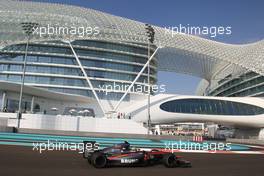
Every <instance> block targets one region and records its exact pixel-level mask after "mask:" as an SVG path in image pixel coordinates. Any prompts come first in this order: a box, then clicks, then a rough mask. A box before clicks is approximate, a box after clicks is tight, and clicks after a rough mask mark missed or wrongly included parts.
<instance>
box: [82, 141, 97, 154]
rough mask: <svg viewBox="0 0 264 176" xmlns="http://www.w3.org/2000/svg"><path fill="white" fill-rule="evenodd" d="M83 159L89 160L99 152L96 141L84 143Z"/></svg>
mask: <svg viewBox="0 0 264 176" xmlns="http://www.w3.org/2000/svg"><path fill="white" fill-rule="evenodd" d="M83 144H84V145H83V147H84V148H83V157H84V158H88V157H89V156H91V154H92V153H93V152H95V151H97V150H99V143H97V142H96V141H83Z"/></svg>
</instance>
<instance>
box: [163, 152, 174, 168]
mask: <svg viewBox="0 0 264 176" xmlns="http://www.w3.org/2000/svg"><path fill="white" fill-rule="evenodd" d="M163 164H164V165H165V166H166V167H168V168H172V167H176V166H177V159H176V156H175V155H174V154H172V153H170V154H167V155H165V156H164V157H163Z"/></svg>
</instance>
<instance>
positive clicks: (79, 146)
mask: <svg viewBox="0 0 264 176" xmlns="http://www.w3.org/2000/svg"><path fill="white" fill-rule="evenodd" d="M32 146H33V149H32V150H33V151H37V152H39V153H43V152H44V151H61V150H62V151H64V150H65V151H78V153H83V152H84V151H93V150H99V143H92V142H91V143H90V142H85V143H83V142H80V143H75V142H71V143H68V142H58V141H51V140H47V142H41V143H39V142H36V143H35V142H33V143H32Z"/></svg>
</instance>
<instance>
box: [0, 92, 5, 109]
mask: <svg viewBox="0 0 264 176" xmlns="http://www.w3.org/2000/svg"><path fill="white" fill-rule="evenodd" d="M5 107H6V92H5V91H4V92H3V96H2V107H1V111H4V108H5Z"/></svg>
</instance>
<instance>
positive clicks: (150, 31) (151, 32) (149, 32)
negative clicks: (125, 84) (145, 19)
mask: <svg viewBox="0 0 264 176" xmlns="http://www.w3.org/2000/svg"><path fill="white" fill-rule="evenodd" d="M145 26H146V28H145V29H146V31H147V35H148V38H149V39H148V60H149V58H150V43H151V44H153V42H154V36H155V31H154V28H153V27H152V26H151V25H150V24H145ZM147 116H148V134H150V128H151V118H150V63H148V113H147Z"/></svg>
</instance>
